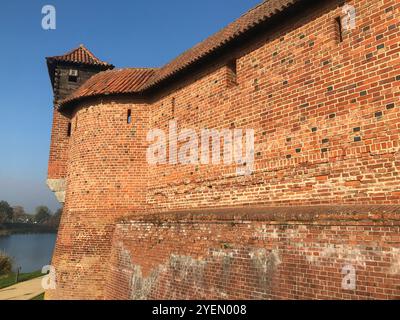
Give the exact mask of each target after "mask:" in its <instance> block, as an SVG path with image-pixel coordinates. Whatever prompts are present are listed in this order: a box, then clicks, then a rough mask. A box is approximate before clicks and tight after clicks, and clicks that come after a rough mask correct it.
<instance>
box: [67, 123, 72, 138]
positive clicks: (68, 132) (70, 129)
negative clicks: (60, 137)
mask: <svg viewBox="0 0 400 320" xmlns="http://www.w3.org/2000/svg"><path fill="white" fill-rule="evenodd" d="M71 132H72V125H71V122H69V123H68V129H67V137H70V136H71Z"/></svg>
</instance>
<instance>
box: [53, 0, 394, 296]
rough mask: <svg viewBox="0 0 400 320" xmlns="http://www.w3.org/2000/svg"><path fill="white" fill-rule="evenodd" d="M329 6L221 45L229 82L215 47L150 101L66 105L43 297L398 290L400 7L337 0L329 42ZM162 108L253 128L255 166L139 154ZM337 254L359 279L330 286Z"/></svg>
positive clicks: (195, 121) (172, 116)
mask: <svg viewBox="0 0 400 320" xmlns="http://www.w3.org/2000/svg"><path fill="white" fill-rule="evenodd" d="M328 2H329V1H328ZM332 3H333V2H330V4H329V5H326V6H325V5H321V6H320V7H319V8H318V9H315V8H314V9H312V10H311V9H310V11H309V13H308V14H302V15H301V18H299V17H298V16H296V17H293V19H292V20H287V21H285V22H284V23H282V25H280V26H275V29H273V28H271V30H270V31H269V32H267V33H266V34H264V35H263V36H262V37H259V38H257V39H256V40H255V41H254V42H253V43H252V44H251V45H249V46H248V47H246V49H244V50H242V51H237V52H236V51H235V52H232V56H231V57H230V58H233V57H235V56H236V55H239V58H238V60H237V75H236V81H235V79H234V78H235V75H234V74H233V73H232V70H231V69H230V68H229V67H227V62H229V59H227V60H226V61H225V62H223V61H216V62H215V64H214V65H212V66H211V67H210V68H209V69H207V70H203V71H201V72H198V73H194V74H192V77H191V80H188V81H186V82H182V83H181V85H180V87H179V88H174V89H170V88H166V89H165V92H161V93H160V95H159V96H156V97H154V99H153V100H152V101H151V103H150V104H149V105H146V104H145V103H137V102H135V100H134V98H133V97H131V98H128V97H126V98H122V97H121V98H118V97H110V98H106V99H104V101H101V100H93V101H91V102H87V103H86V104H83V105H81V106H80V107H79V109H78V111H77V112H76V114H75V115H74V116H73V118H72V123H73V126H74V127H73V130H74V131H73V134H72V137H71V142H70V149H69V155H68V170H67V171H68V175H67V195H66V205H65V209H64V213H63V217H62V221H61V226H60V230H59V236H58V240H57V245H56V251H55V254H54V258H53V264H54V265H55V267H56V270H57V274H58V278H57V279H58V281H59V287H58V289H57V290H56V291H54V292H51V291H49V292H48V293H47V297H49V298H89V299H93V298H104V297H105V298H112V299H128V298H132V299H142V298H148V299H153V298H162V299H166V298H205V299H212V298H218V299H220V298H221V299H223V298H226V299H233V298H235V299H236V298H255V299H266V298H279V299H283V298H294V299H301V298H328V297H329V298H399V295H400V287H399V285H400V279H399V272H398V266H399V261H400V256H399V253H398V252H397V251H396V249H395V248H396V247H397V244H398V242H399V235H400V233H399V225H398V217H399V214H400V211H399V208H398V206H395V207H393V205H399V204H400V189H399V180H400V179H399V174H398V172H399V169H400V157H399V154H400V153H399V142H398V141H399V129H400V122H399V119H400V111H399V102H398V101H399V84H400V79H399V75H400V56H399V53H400V48H399V37H400V31H399V23H400V21H399V16H400V14H399V11H400V6H399V4H398V3H397V1H394V0H389V1H385V2H384V3H383V2H382V1H366V0H362V1H349V2H348V3H349V4H351V5H353V6H354V7H355V8H356V13H357V21H356V29H355V30H353V31H344V32H343V41H340V37H339V36H338V30H337V25H336V22H335V18H337V17H338V16H339V15H342V12H341V7H338V6H336V5H333V6H332ZM228 58H229V57H228ZM128 108H131V109H132V115H133V118H134V119H135V121H134V122H133V123H132V124H131V125H127V123H126V112H127V109H128ZM136 120H137V121H136ZM171 120H175V121H177V124H178V127H179V128H180V129H184V128H191V129H196V130H197V132H200V129H202V128H210V129H218V130H222V129H234V128H242V129H254V130H255V170H254V172H253V174H252V175H250V176H238V175H237V172H236V169H237V166H236V165H230V166H223V165H217V166H214V165H212V166H211V165H200V164H196V165H184V166H183V165H170V164H165V165H158V166H149V165H148V163H147V161H146V149H147V147H148V143H147V142H146V134H147V132H148V130H149V129H154V128H159V129H163V130H165V131H166V132H168V124H169V121H171ZM75 123H77V127H76V124H75ZM289 205H290V206H292V207H291V209H288V208H287V206H289ZM341 205H347V207H343V210H342V209H341V208H342V207H340V206H341ZM380 205H391V206H390V208H389V209H385V208H384V207H380ZM258 206H264V209H262V210H255V209H252V208H255V207H258ZM304 206H307V207H304ZM311 206H323V207H322V208H326V207H325V206H329V207H330V208H332V207H333V206H337V208H338V210H339V211H338V212H337V211H332V210H331V209H329V210H328V209H321V210H322V212H321V214H322V215H323V217H322V218H321V217H320V216H319V214H313V210H314V209H312V208H313V207H311ZM357 206H362V207H359V209H357V210H352V209H351V208H353V207H357ZM371 206H379V208H376V209H373V210H372V209H371ZM240 207H242V208H245V209H248V210H250V211H249V212H248V213H247V215H246V216H240V215H239V217H238V218H237V217H236V214H239V213H238V211H237V210H239V209H238V208H240ZM271 207H274V208H276V209H271ZM279 207H284V208H286V209H284V212H282V211H281V209H279ZM200 208H201V210H202V211H201V212H202V214H201V215H200V216H201V217H200V216H199V215H197V213H196V212H197V211H193V210H196V209H200ZM267 208H269V209H267ZM298 208H303V211H301V210H300V211H299V210H298ZM349 208H350V209H349ZM220 209H221V210H222V209H224V210H225V211H223V212H220V211H218V210H220ZM216 210H217V211H216ZM341 210H342V211H341ZM175 211H178V213H176V214H172V213H171V212H175ZM181 211H183V212H181ZM287 211H288V212H289V217H287V215H288V214H287V213H285V212H287ZM213 212H216V213H215V215H214V216H213ZM191 214H193V216H190V215H191ZM304 215H306V216H308V217H309V218H308V220H306V221H303V220H302V219H303V218H304ZM346 265H351V266H353V267H355V269H356V271H357V279H358V280H357V281H358V285H357V289H354V290H343V287H342V286H341V285H342V280H343V277H344V276H343V275H342V274H341V272H342V270H343V267H344V266H346ZM232 288H233V289H232Z"/></svg>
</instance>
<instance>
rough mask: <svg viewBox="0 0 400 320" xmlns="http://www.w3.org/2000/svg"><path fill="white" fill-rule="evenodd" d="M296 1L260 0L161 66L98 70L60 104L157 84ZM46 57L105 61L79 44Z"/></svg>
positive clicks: (137, 91) (142, 89)
mask: <svg viewBox="0 0 400 320" xmlns="http://www.w3.org/2000/svg"><path fill="white" fill-rule="evenodd" d="M299 1H300V0H266V1H263V2H262V3H260V4H259V5H257V6H256V7H254V8H253V9H251V10H249V11H248V12H247V13H245V14H244V15H242V16H241V17H240V18H239V19H237V20H236V21H234V22H233V23H231V24H230V25H228V26H227V27H225V28H224V29H222V30H221V31H219V32H217V33H215V34H214V35H212V36H211V37H209V38H207V39H206V40H204V41H203V42H201V43H199V44H197V45H196V46H194V47H193V48H191V49H189V50H187V51H186V52H184V53H183V54H181V55H180V56H178V57H177V58H176V59H174V60H173V61H171V62H170V63H168V64H166V65H165V66H164V67H162V68H160V69H137V68H132V69H121V70H112V71H104V72H101V73H99V74H97V75H95V76H93V77H92V78H91V79H89V80H88V81H87V82H86V83H84V84H83V85H82V87H80V88H79V89H78V90H77V91H75V92H74V93H73V94H72V95H71V96H69V97H68V98H67V99H65V100H63V101H61V103H60V106H63V105H65V104H68V103H70V102H73V101H75V100H79V99H81V98H83V97H92V96H98V95H103V94H116V93H139V92H142V91H144V90H146V89H149V88H151V87H153V86H156V85H157V84H159V83H160V82H162V81H163V80H166V79H168V78H169V77H171V76H173V75H175V74H176V73H178V72H180V71H182V70H184V69H185V68H187V67H189V66H190V65H192V64H193V63H195V62H197V61H199V60H201V59H203V58H204V57H206V56H207V55H209V54H210V53H212V52H214V51H215V50H217V49H218V48H220V47H222V46H223V45H225V44H227V43H229V42H230V41H232V40H234V39H236V38H237V37H239V36H240V35H242V34H243V33H245V32H246V31H248V30H250V29H251V28H253V27H255V26H257V25H259V24H260V23H262V22H264V21H267V20H268V19H269V18H270V17H272V16H273V15H275V14H277V13H278V12H282V11H284V10H285V9H286V8H288V7H289V6H291V5H293V4H295V3H297V2H299ZM48 59H54V60H59V61H73V62H79V63H88V64H103V65H104V64H105V65H108V64H106V63H105V62H102V61H100V60H98V59H97V58H96V57H95V56H94V55H93V54H92V53H91V52H90V51H89V50H87V49H86V48H85V47H83V46H80V47H79V48H78V49H75V50H73V51H71V52H70V53H68V54H66V55H64V56H59V57H51V58H48ZM110 66H111V65H110Z"/></svg>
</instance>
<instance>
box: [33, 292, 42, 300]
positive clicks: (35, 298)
mask: <svg viewBox="0 0 400 320" xmlns="http://www.w3.org/2000/svg"><path fill="white" fill-rule="evenodd" d="M31 300H44V293H41V294H39V295H38V296H36V297H34V298H32V299H31Z"/></svg>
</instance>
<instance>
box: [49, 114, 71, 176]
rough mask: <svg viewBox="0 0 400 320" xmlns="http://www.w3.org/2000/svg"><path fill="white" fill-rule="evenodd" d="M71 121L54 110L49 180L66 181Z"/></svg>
mask: <svg viewBox="0 0 400 320" xmlns="http://www.w3.org/2000/svg"><path fill="white" fill-rule="evenodd" d="M69 121H70V120H69V118H68V117H67V116H65V115H63V114H61V113H60V112H59V111H58V110H57V109H54V110H53V126H52V134H51V144H50V157H49V166H48V174H47V177H48V179H64V178H65V177H66V175H67V164H68V145H69V137H68V134H67V133H68V123H69Z"/></svg>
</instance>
